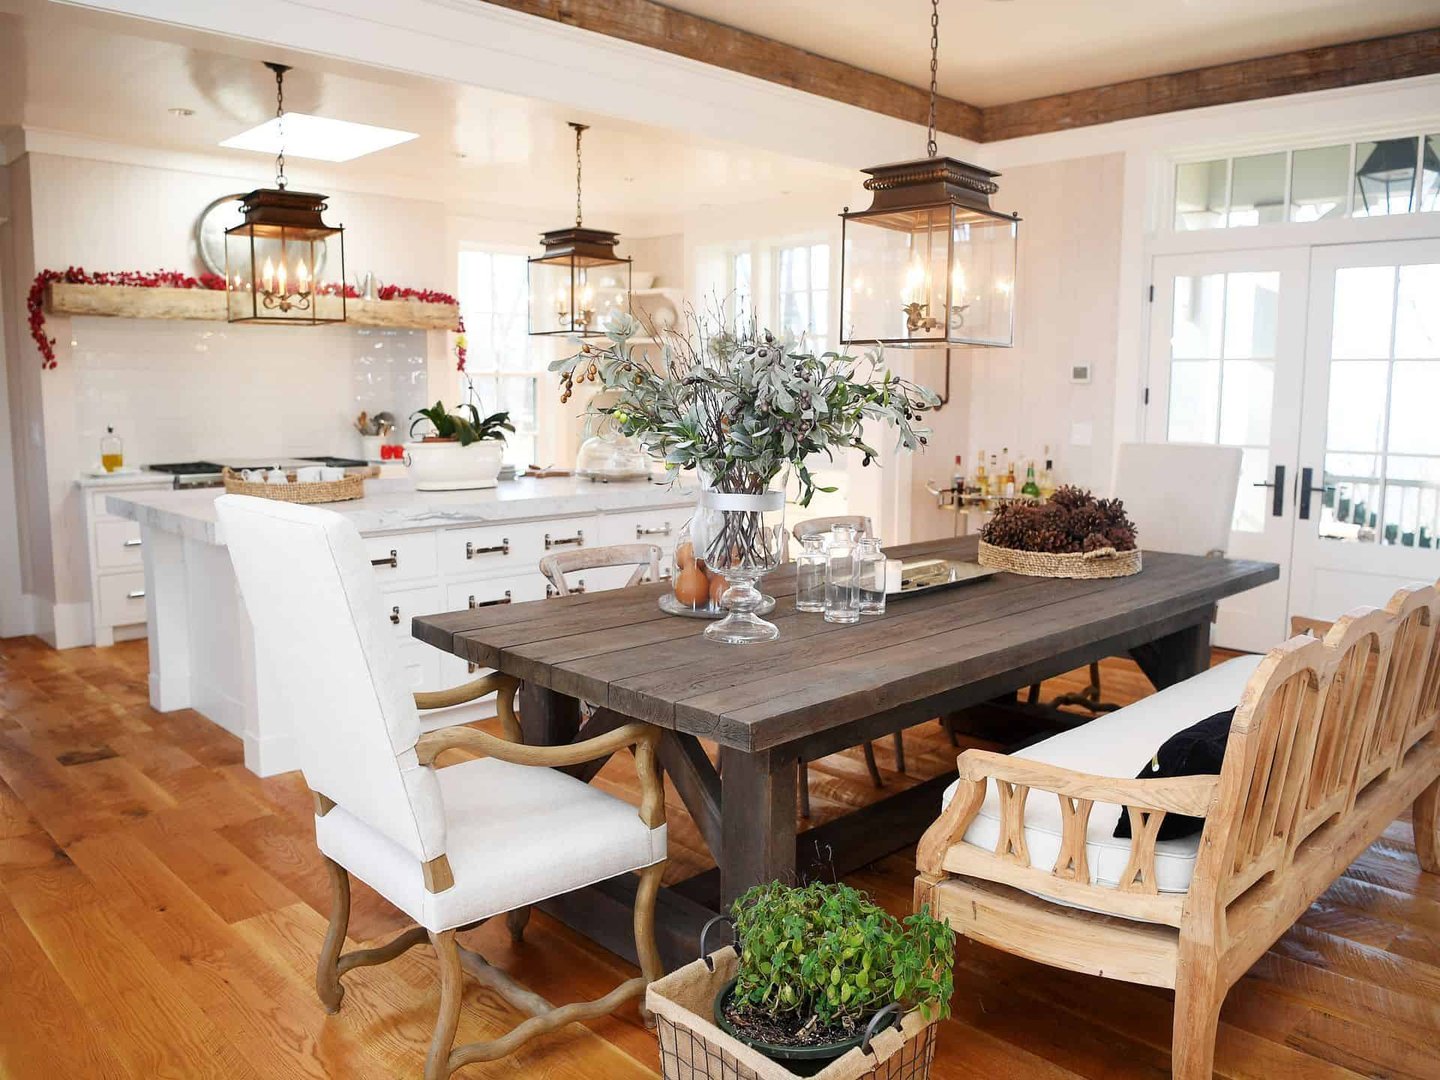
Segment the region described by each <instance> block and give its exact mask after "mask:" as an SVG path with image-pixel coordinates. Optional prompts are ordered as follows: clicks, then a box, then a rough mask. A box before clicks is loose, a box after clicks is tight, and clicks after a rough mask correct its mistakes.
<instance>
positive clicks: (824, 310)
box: [775, 244, 830, 353]
mask: <svg viewBox="0 0 1440 1080" xmlns="http://www.w3.org/2000/svg"><path fill="white" fill-rule="evenodd" d="M776 268H777V273H776V275H775V277H776V284H777V286H778V295H777V298H776V299H777V303H776V310H777V311H778V312H779V313H780V314H779V318H778V319H777V322H778V324H779V325H778V326H777V327H776V329H779V330H788V331H790V332H791V333H794V334H804V335H805V336H806V340H807V342H808V344H809V346H810V348H811V349H812V350H813V351H814V352H816V353H821V352H824V351H825V350H826V349H827V348H828V347H829V345H828V338H829V336H830V245H829V244H806V245H802V246H800V247H787V248H781V249H780V250H779V252H778V254H777V257H776Z"/></svg>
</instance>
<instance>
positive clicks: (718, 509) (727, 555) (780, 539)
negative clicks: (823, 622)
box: [690, 477, 789, 645]
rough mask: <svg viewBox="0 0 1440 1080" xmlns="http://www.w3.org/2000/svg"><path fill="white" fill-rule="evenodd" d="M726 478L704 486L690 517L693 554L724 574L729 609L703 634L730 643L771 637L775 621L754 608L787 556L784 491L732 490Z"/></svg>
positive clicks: (774, 635)
mask: <svg viewBox="0 0 1440 1080" xmlns="http://www.w3.org/2000/svg"><path fill="white" fill-rule="evenodd" d="M726 486H727V484H726V480H725V478H723V477H722V478H720V479H719V480H717V481H715V482H714V484H713V486H707V487H706V488H704V489H702V490H701V492H700V494H699V496H698V498H697V500H696V507H695V516H694V518H692V519H691V522H690V535H691V538H692V540H693V541H694V544H695V555H696V556H697V557H698V558H701V559H704V560H705V564H706V566H708V567H709V568H710V570H711V572H712V573H718V574H720V575H721V576H723V577H724V578H725V582H726V585H727V586H728V587H727V588H726V590H725V595H724V599H723V603H724V605H725V608H726V611H727V613H726V615H725V617H724V618H723V619H720V620H719V621H718V622H713V623H711V624H710V625H709V626H707V627H706V628H705V636H706V637H707V638H710V639H711V640H713V641H723V642H726V643H727V644H731V645H748V644H753V643H755V642H759V641H773V640H775V638H777V637H779V636H780V630H779V628H778V627H777V626H776V625H775V624H774V623H769V622H766V621H765V620H764V619H762V618H760V617H759V616H758V615H756V614H755V609H756V608H757V607H758V606H759V605H760V600H761V594H760V590H759V589H758V588H757V587H756V586H757V585H758V583H759V581H760V579H761V578H762V577H764V576H765V575H766V574H768V573H770V571H772V570H774V569H776V568H777V567H779V566H780V564H781V563H783V562H784V561H785V545H786V543H787V541H788V539H789V538H788V535H787V533H786V532H785V493H784V492H783V491H759V492H731V491H725V490H716V489H723V488H724V487H726Z"/></svg>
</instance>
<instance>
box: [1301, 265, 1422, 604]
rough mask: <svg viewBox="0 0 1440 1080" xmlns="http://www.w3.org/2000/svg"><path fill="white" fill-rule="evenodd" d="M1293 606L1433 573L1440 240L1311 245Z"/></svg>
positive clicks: (1383, 590)
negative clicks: (1312, 246) (1332, 245)
mask: <svg viewBox="0 0 1440 1080" xmlns="http://www.w3.org/2000/svg"><path fill="white" fill-rule="evenodd" d="M1301 413H1302V416H1303V421H1302V424H1301V435H1300V452H1299V461H1298V465H1299V467H1300V476H1299V478H1298V484H1299V486H1298V489H1297V494H1298V503H1297V507H1296V515H1295V541H1294V550H1293V559H1292V562H1291V574H1290V610H1291V612H1292V613H1294V614H1300V615H1310V616H1313V617H1315V618H1321V619H1333V618H1335V617H1336V616H1337V615H1340V614H1341V613H1343V612H1344V611H1346V610H1348V609H1349V608H1352V607H1355V606H1357V605H1359V604H1375V605H1379V604H1382V603H1383V602H1384V601H1385V600H1386V599H1387V598H1388V597H1389V595H1390V593H1391V592H1392V591H1393V590H1394V589H1395V588H1396V587H1398V586H1400V585H1403V584H1405V583H1407V582H1411V581H1434V580H1435V579H1436V578H1437V577H1440V240H1406V241H1397V242H1392V243H1374V244H1347V245H1343V246H1336V247H1318V248H1315V249H1314V255H1313V257H1312V259H1311V269H1310V318H1309V333H1308V347H1307V359H1306V364H1305V388H1304V397H1303V405H1302V407H1301Z"/></svg>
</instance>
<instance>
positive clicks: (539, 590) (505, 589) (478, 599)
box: [441, 574, 547, 700]
mask: <svg viewBox="0 0 1440 1080" xmlns="http://www.w3.org/2000/svg"><path fill="white" fill-rule="evenodd" d="M546 586H547V582H546V581H545V577H544V575H542V574H517V575H515V576H514V577H503V578H484V579H481V580H479V581H460V582H456V583H454V584H452V585H450V586H449V587H448V588H447V589H446V592H445V610H446V611H462V610H464V609H466V608H482V607H499V606H502V605H509V604H523V603H525V602H526V601H527V600H543V599H544V598H545V590H546ZM452 661H453V663H452ZM441 667H442V669H449V673H450V674H452V675H461V676H464V677H466V678H477V677H478V676H481V675H486V674H488V673H489V671H490V669H489V668H481V667H477V666H476V665H475V664H470V663H467V662H466V661H464V660H462V659H460V657H458V656H454V655H449V654H447V656H446V660H445V661H443V662H442V665H441ZM487 700H489V699H488V698H487Z"/></svg>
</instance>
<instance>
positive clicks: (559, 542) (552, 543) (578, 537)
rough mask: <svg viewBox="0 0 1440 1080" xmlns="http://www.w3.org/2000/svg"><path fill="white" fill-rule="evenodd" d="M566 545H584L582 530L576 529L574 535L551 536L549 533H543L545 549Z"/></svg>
mask: <svg viewBox="0 0 1440 1080" xmlns="http://www.w3.org/2000/svg"><path fill="white" fill-rule="evenodd" d="M567 545H568V546H570V547H584V546H585V532H584V530H582V529H576V530H575V535H574V536H551V535H550V534H549V533H546V534H545V547H546V548H547V549H548V548H552V547H565V546H567Z"/></svg>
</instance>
